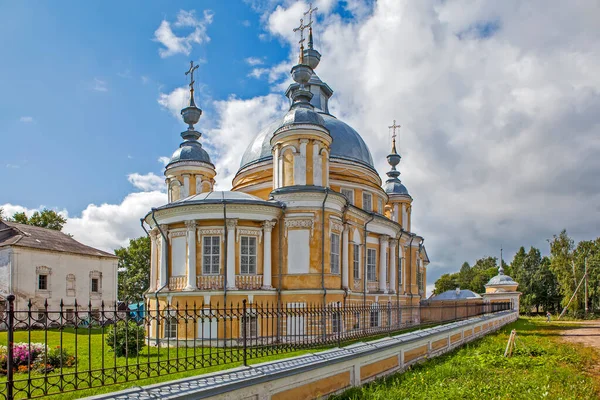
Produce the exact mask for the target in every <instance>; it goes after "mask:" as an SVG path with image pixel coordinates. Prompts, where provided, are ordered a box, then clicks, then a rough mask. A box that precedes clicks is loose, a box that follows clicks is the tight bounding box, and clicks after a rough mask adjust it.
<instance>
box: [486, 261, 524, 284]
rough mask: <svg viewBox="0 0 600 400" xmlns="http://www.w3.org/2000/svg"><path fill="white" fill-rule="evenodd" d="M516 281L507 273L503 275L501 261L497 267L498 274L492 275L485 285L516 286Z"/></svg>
mask: <svg viewBox="0 0 600 400" xmlns="http://www.w3.org/2000/svg"><path fill="white" fill-rule="evenodd" d="M517 285H518V283H517V282H515V281H514V280H513V278H511V277H510V276H508V275H504V267H503V266H502V262H501V263H500V268H498V275H496V276H494V277H493V278H492V279H490V280H489V282H488V283H487V284H486V285H485V286H517Z"/></svg>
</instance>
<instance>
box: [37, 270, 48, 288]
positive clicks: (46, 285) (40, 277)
mask: <svg viewBox="0 0 600 400" xmlns="http://www.w3.org/2000/svg"><path fill="white" fill-rule="evenodd" d="M42 278H43V282H44V287H40V286H41V285H40V284H41V283H42ZM37 290H38V291H41V292H47V291H48V274H46V273H40V274H38V279H37Z"/></svg>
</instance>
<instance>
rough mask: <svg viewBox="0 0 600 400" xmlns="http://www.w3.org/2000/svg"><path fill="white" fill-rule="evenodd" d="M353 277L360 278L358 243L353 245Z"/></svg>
mask: <svg viewBox="0 0 600 400" xmlns="http://www.w3.org/2000/svg"><path fill="white" fill-rule="evenodd" d="M357 271H358V274H357V273H356V272H357ZM352 277H353V278H354V280H360V245H359V244H356V243H354V244H353V245H352Z"/></svg>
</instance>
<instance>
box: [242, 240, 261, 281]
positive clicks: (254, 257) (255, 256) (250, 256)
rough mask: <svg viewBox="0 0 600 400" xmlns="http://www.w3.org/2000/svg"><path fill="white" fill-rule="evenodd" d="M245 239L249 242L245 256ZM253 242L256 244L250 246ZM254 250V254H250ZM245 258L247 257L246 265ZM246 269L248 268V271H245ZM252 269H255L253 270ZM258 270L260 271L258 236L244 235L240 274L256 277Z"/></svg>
mask: <svg viewBox="0 0 600 400" xmlns="http://www.w3.org/2000/svg"><path fill="white" fill-rule="evenodd" d="M244 239H245V240H246V241H247V244H246V247H247V249H248V253H247V254H243V248H244ZM252 241H253V242H254V244H253V245H251V244H250V243H251V242H252ZM252 248H253V249H254V254H251V253H250V251H251V249H252ZM244 257H247V261H246V263H244V262H243V258H244ZM250 260H254V265H252V263H251V262H250ZM244 267H245V268H246V271H244ZM251 267H253V270H252V268H251ZM257 269H258V241H257V240H256V236H247V235H242V236H240V274H241V275H256V273H257Z"/></svg>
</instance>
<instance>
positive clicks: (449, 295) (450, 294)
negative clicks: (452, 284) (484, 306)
mask: <svg viewBox="0 0 600 400" xmlns="http://www.w3.org/2000/svg"><path fill="white" fill-rule="evenodd" d="M480 298H481V296H480V295H479V294H477V293H475V292H472V291H470V290H467V289H457V290H447V291H445V292H443V293H440V294H438V295H435V296H431V297H430V298H429V299H427V300H465V299H480Z"/></svg>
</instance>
